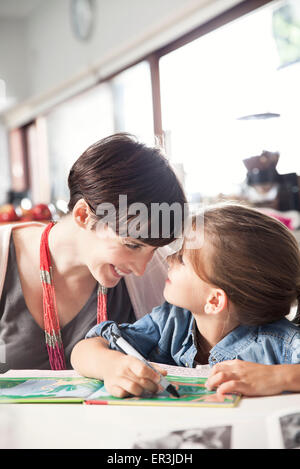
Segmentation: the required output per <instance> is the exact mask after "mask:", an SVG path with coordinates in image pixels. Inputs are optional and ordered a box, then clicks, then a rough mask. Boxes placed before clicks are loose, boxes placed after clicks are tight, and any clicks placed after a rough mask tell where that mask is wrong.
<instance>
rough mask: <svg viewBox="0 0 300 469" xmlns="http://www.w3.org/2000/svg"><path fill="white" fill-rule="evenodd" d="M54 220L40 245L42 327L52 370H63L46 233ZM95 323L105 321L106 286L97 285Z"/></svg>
mask: <svg viewBox="0 0 300 469" xmlns="http://www.w3.org/2000/svg"><path fill="white" fill-rule="evenodd" d="M54 225H55V223H54V222H51V223H49V224H48V225H47V226H46V228H45V230H44V231H43V233H42V237H41V245H40V276H41V282H42V288H43V311H44V329H45V340H46V346H47V351H48V355H49V362H50V366H51V369H52V370H65V369H66V360H65V354H64V347H63V343H62V339H61V331H60V325H59V318H58V312H57V306H56V298H55V289H54V284H53V275H52V266H51V256H50V250H49V244H48V235H49V231H50V230H51V228H52V227H53V226H54ZM97 296H98V299H97V324H99V322H102V321H107V288H106V287H103V286H102V285H100V284H99V285H98V292H97Z"/></svg>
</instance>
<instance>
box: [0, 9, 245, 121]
mask: <svg viewBox="0 0 300 469" xmlns="http://www.w3.org/2000/svg"><path fill="white" fill-rule="evenodd" d="M240 2H241V0H184V1H183V0H109V1H108V0H96V7H97V8H96V13H95V28H94V32H93V35H92V37H91V38H90V40H89V41H87V42H79V41H78V40H77V39H76V38H75V37H74V35H73V32H72V28H71V23H70V1H69V0H51V1H50V2H49V1H46V0H45V1H43V2H41V3H40V4H39V6H38V7H37V8H36V9H35V10H34V11H33V13H32V14H31V15H30V16H29V17H28V19H27V20H26V21H25V29H26V31H25V36H24V40H25V41H26V48H27V53H26V56H27V58H28V68H27V73H28V82H27V91H28V92H27V97H28V98H29V99H28V100H27V101H26V102H25V103H24V106H22V105H21V106H19V107H17V108H16V109H14V110H13V111H12V112H9V113H8V114H7V119H6V123H7V125H8V126H9V127H13V126H16V125H21V124H22V123H24V122H26V121H28V120H30V119H31V118H33V117H34V116H35V115H37V114H38V113H43V112H45V110H46V109H47V108H49V107H51V105H54V104H56V103H57V102H59V101H61V100H63V99H66V98H67V97H69V96H71V95H72V94H74V93H76V92H78V91H79V90H81V89H84V88H86V87H87V86H91V85H92V84H94V83H95V82H96V81H97V80H99V79H101V78H103V76H106V75H107V74H108V73H112V72H115V71H117V70H118V69H120V68H121V67H124V66H126V65H127V64H129V63H131V62H132V61H134V60H138V59H139V58H140V57H142V56H143V55H145V54H146V53H149V52H151V51H153V50H155V49H156V48H159V47H161V46H163V45H165V44H166V43H168V42H170V41H171V40H173V39H175V38H176V37H178V36H180V35H182V34H184V33H185V32H187V31H189V30H191V29H193V28H194V27H196V26H197V25H199V24H201V23H203V22H205V21H207V20H208V19H209V18H211V17H213V16H216V15H217V14H219V13H221V12H222V11H224V10H226V9H227V8H230V7H232V6H233V5H236V4H238V3H240ZM17 68H19V67H17ZM19 77H20V75H19ZM19 79H20V78H19ZM18 86H19V85H18Z"/></svg>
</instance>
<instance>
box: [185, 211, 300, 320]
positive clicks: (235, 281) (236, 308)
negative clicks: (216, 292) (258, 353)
mask: <svg viewBox="0 0 300 469" xmlns="http://www.w3.org/2000/svg"><path fill="white" fill-rule="evenodd" d="M200 217H201V218H202V221H203V223H204V245H205V246H206V247H207V248H206V249H205V250H203V252H202V250H201V249H187V250H186V251H185V255H186V256H187V257H188V259H189V260H190V261H191V264H192V266H193V268H194V270H195V272H196V273H197V275H198V276H199V277H200V278H202V279H203V280H204V281H206V282H207V283H209V284H211V285H213V286H215V287H218V288H222V289H223V290H224V291H225V292H226V294H227V296H228V298H229V301H230V303H232V305H233V312H232V314H233V317H235V318H236V319H237V320H238V322H239V323H240V324H243V325H250V326H251V325H261V324H266V323H270V322H273V321H277V320H279V319H282V318H283V317H285V316H286V315H288V314H289V313H290V308H291V306H292V305H293V303H294V302H295V301H296V300H297V299H299V296H300V254H299V247H298V243H297V241H296V238H295V237H294V235H293V234H292V233H291V231H290V230H289V229H288V228H287V227H286V226H284V225H283V224H282V223H281V222H280V221H278V220H276V219H275V218H273V217H271V216H268V215H266V214H264V213H261V212H259V211H258V210H256V209H253V208H250V207H247V206H244V205H239V204H234V203H221V204H216V205H214V206H211V207H207V208H206V209H204V211H203V214H202V215H200ZM193 226H194V227H195V226H196V218H194V219H193ZM198 226H199V223H198ZM298 304H299V303H298ZM298 311H299V307H298ZM297 316H298V320H299V315H297ZM295 322H297V320H296V321H295Z"/></svg>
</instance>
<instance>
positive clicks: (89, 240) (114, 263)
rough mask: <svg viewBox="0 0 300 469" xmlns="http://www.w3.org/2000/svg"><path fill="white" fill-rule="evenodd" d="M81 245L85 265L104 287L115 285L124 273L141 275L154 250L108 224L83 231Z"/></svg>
mask: <svg viewBox="0 0 300 469" xmlns="http://www.w3.org/2000/svg"><path fill="white" fill-rule="evenodd" d="M82 246H83V247H82V250H83V251H82V256H84V259H85V264H86V266H87V267H88V269H89V271H90V272H91V274H92V275H93V277H94V278H95V279H96V280H97V281H98V282H99V283H100V284H101V285H102V286H104V287H107V288H112V287H114V286H116V285H117V283H118V282H119V281H120V280H121V278H122V277H124V276H125V275H129V274H131V273H133V274H134V275H137V276H141V275H143V273H144V272H145V269H146V266H147V264H148V262H149V261H150V260H151V259H152V257H153V254H154V252H155V250H156V248H155V247H153V246H149V245H147V244H144V243H143V242H142V241H140V240H137V239H134V238H123V237H120V236H118V235H117V234H116V233H115V232H114V231H113V230H111V229H110V228H107V229H106V230H105V231H101V232H96V231H94V230H88V231H85V235H84V243H83V244H82Z"/></svg>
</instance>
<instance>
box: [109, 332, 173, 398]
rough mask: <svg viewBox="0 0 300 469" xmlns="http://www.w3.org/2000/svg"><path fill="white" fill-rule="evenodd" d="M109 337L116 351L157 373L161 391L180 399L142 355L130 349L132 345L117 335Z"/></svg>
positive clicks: (169, 384) (113, 334) (168, 383)
mask: <svg viewBox="0 0 300 469" xmlns="http://www.w3.org/2000/svg"><path fill="white" fill-rule="evenodd" d="M111 335H112V338H113V341H114V344H115V345H116V346H117V347H118V349H119V350H120V351H121V352H123V353H126V355H131V356H133V357H136V358H138V359H139V360H141V361H142V362H143V363H145V365H147V366H148V367H149V368H151V370H154V371H155V373H157V374H158V375H159V376H160V382H159V384H160V386H161V387H162V388H163V389H165V390H166V391H168V392H169V393H170V394H172V396H174V397H180V395H179V394H178V392H177V391H176V389H175V388H174V386H173V385H172V384H171V383H170V382H169V381H168V380H167V379H166V378H165V377H164V376H163V375H162V374H161V373H160V372H159V371H157V370H156V369H155V368H154V367H153V366H152V365H151V364H150V363H149V362H147V360H146V359H145V358H144V357H143V355H141V354H140V353H139V352H138V351H137V350H135V348H133V347H132V345H130V344H129V343H128V342H127V341H126V340H125V339H123V337H122V336H120V335H117V334H115V333H113V332H112V333H111Z"/></svg>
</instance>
